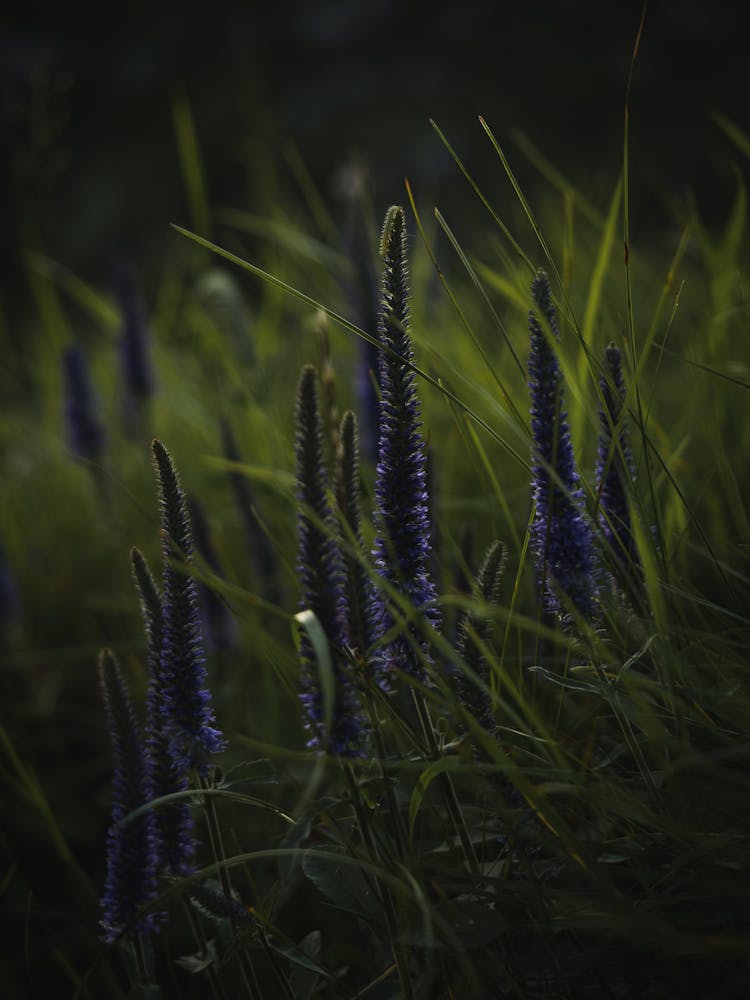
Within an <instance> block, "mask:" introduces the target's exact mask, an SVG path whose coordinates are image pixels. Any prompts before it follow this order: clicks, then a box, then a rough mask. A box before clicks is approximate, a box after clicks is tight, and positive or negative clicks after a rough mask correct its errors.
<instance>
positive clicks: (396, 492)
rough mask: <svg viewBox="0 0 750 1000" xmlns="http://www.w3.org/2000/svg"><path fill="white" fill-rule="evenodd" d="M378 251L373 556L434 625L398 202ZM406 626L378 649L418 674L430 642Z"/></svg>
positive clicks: (388, 663) (383, 627)
mask: <svg viewBox="0 0 750 1000" xmlns="http://www.w3.org/2000/svg"><path fill="white" fill-rule="evenodd" d="M381 252H382V255H383V258H384V273H383V308H382V313H381V317H380V331H379V337H380V342H381V344H382V346H383V350H382V351H381V356H380V388H381V400H380V436H379V448H378V464H377V472H376V479H375V500H376V509H375V528H376V538H375V549H374V552H373V555H374V556H375V564H376V566H377V569H378V572H379V573H380V575H381V576H382V577H383V579H384V580H386V581H387V582H388V583H389V584H391V585H392V586H393V587H395V588H396V589H397V590H398V591H399V593H401V594H402V595H403V596H404V597H405V598H407V599H408V600H409V602H410V603H411V604H413V605H414V607H415V608H416V609H417V610H419V611H420V612H421V613H422V615H423V617H424V619H425V620H426V621H427V622H428V623H429V624H430V625H431V626H432V627H433V628H439V627H440V612H439V610H438V608H437V605H436V596H437V595H436V592H435V586H434V584H433V582H432V579H431V577H430V574H429V562H430V553H431V542H430V538H431V531H430V516H429V496H428V491H427V461H426V457H425V443H424V440H423V438H422V434H421V432H420V427H421V423H420V419H419V416H420V407H419V400H418V398H417V390H416V383H415V377H414V372H413V369H412V367H411V366H412V364H413V360H414V354H413V351H412V345H411V338H410V336H409V330H408V326H409V312H408V302H407V300H408V269H407V262H406V219H405V216H404V210H403V209H402V208H400V207H399V206H396V205H394V206H393V207H391V208H390V209H389V210H388V212H387V214H386V218H385V224H384V226H383V235H382V239H381ZM376 613H377V609H376ZM393 624H394V617H393V614H392V612H391V611H390V610H387V609H385V610H382V611H381V613H380V624H379V628H378V634H379V636H380V637H381V638H382V636H384V635H385V634H386V632H388V631H389V630H390V629H391V627H392V626H393ZM407 627H408V629H409V632H410V636H407V635H406V634H404V632H402V633H401V634H400V635H398V636H397V637H396V638H395V639H394V640H393V641H391V642H390V643H389V644H388V647H387V648H386V649H383V650H382V651H381V656H382V658H383V664H384V667H385V669H386V671H387V672H388V674H390V675H393V674H394V673H395V672H397V671H403V672H405V673H407V674H409V675H411V676H412V677H414V678H415V679H417V680H420V681H424V680H425V670H424V663H425V662H429V651H428V642H427V640H426V638H425V636H424V635H423V634H422V632H421V630H419V629H417V628H414V626H412V625H411V624H410V625H409V626H407ZM417 650H419V651H421V655H420V653H419V652H417Z"/></svg>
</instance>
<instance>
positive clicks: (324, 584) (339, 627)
mask: <svg viewBox="0 0 750 1000" xmlns="http://www.w3.org/2000/svg"><path fill="white" fill-rule="evenodd" d="M296 424H297V440H296V458H297V499H298V501H299V509H298V515H297V536H298V542H299V558H298V569H299V574H300V579H301V582H302V604H301V606H302V607H303V608H309V609H310V610H311V611H313V612H314V613H315V615H316V616H317V618H318V621H319V622H320V625H321V627H322V628H323V631H324V632H325V634H326V638H327V639H328V643H329V647H330V650H331V661H332V665H333V674H334V676H333V682H334V683H333V686H334V704H333V712H332V718H331V726H330V732H326V728H325V722H326V720H325V718H324V709H323V693H322V690H321V686H320V683H319V681H318V667H317V663H316V658H315V652H314V649H313V647H312V644H311V642H310V640H309V639H308V637H307V634H306V633H305V634H303V636H302V643H301V659H302V678H301V681H302V690H301V694H300V700H301V702H302V705H303V707H304V713H305V729H306V730H307V733H308V737H309V738H308V742H307V745H308V746H309V747H314V748H316V749H320V750H322V751H324V752H330V753H334V754H339V755H342V756H346V755H351V754H355V753H357V752H358V743H359V740H360V738H361V734H362V719H361V715H360V713H359V707H358V704H357V698H356V694H355V691H354V687H353V684H352V680H351V676H350V672H349V669H348V665H347V662H346V653H345V649H346V645H347V640H348V637H347V635H346V608H345V603H346V602H345V595H344V579H343V567H342V563H341V553H340V550H339V547H338V545H337V544H336V540H335V521H334V517H333V512H332V510H331V506H330V504H329V501H328V495H327V489H328V476H327V474H326V470H325V466H324V464H323V433H322V426H321V418H320V409H319V405H318V381H317V374H316V371H315V369H314V368H313V367H312V365H306V366H305V367H304V368H303V369H302V374H301V376H300V380H299V387H298V391H297V412H296Z"/></svg>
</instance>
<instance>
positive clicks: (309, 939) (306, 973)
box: [271, 931, 330, 1000]
mask: <svg viewBox="0 0 750 1000" xmlns="http://www.w3.org/2000/svg"><path fill="white" fill-rule="evenodd" d="M271 947H272V948H274V949H275V950H276V951H278V952H279V954H281V955H284V957H285V958H287V959H288V960H289V961H290V962H292V963H293V965H294V968H293V969H292V970H291V974H290V976H289V981H290V984H291V987H292V990H293V991H294V996H295V998H296V1000H310V997H312V995H313V994H314V993H315V990H316V988H317V985H318V982H319V980H320V978H321V977H324V978H326V979H329V978H330V975H329V973H328V972H326V970H325V969H324V968H323V967H322V966H321V965H319V964H318V962H317V959H318V958H319V957H320V950H321V939H320V931H310V933H309V934H306V935H305V936H304V937H303V938H302V940H301V941H300V943H299V945H292V944H288V945H277V944H275V943H274V942H271Z"/></svg>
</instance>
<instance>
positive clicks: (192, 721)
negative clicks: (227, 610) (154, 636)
mask: <svg viewBox="0 0 750 1000" xmlns="http://www.w3.org/2000/svg"><path fill="white" fill-rule="evenodd" d="M152 449H153V453H154V459H155V464H156V472H157V477H158V480H159V496H160V508H161V527H162V551H163V556H164V588H163V592H162V646H161V660H160V671H161V676H162V680H163V683H164V712H165V716H166V719H165V723H166V730H167V734H168V736H169V746H170V753H171V755H172V759H173V762H174V767H175V770H176V771H177V773H184V772H188V771H191V770H192V769H194V768H195V769H197V771H198V773H199V774H202V775H205V774H206V773H207V770H208V758H209V757H210V756H211V754H214V753H218V752H219V751H221V750H223V749H224V747H225V743H224V739H223V737H222V735H221V733H220V732H219V730H218V729H215V728H214V726H213V722H214V712H213V707H212V705H211V696H210V694H209V692H208V690H207V688H206V680H207V678H206V667H205V660H204V655H203V636H202V634H201V624H200V614H199V611H198V599H197V592H196V586H195V580H193V579H192V577H190V576H188V575H187V574H186V572H185V571H184V570H183V569H182V568H181V567H180V568H178V567H177V566H175V565H174V562H175V560H179V559H183V560H185V561H187V562H188V563H189V562H190V560H191V556H192V549H193V543H192V533H191V528H190V519H189V517H188V511H187V504H186V501H185V494H184V492H183V490H182V486H181V485H180V481H179V479H178V477H177V472H176V470H175V467H174V464H173V463H172V459H171V457H170V455H169V452H168V451H167V449H166V448H165V447H164V445H163V444H162V443H161V442H160V441H156V440H155V441H154V442H153V444H152Z"/></svg>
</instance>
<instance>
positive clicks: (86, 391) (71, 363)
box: [62, 344, 105, 463]
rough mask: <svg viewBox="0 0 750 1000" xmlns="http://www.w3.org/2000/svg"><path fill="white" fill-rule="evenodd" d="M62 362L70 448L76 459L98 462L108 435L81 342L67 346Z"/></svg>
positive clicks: (66, 422)
mask: <svg viewBox="0 0 750 1000" xmlns="http://www.w3.org/2000/svg"><path fill="white" fill-rule="evenodd" d="M62 361H63V381H64V389H65V392H64V397H65V424H66V431H67V438H68V448H69V449H70V452H71V454H72V455H73V456H74V457H75V458H78V459H81V460H82V461H84V462H93V463H98V462H99V461H100V459H101V456H102V452H103V451H104V437H105V435H104V428H103V426H102V423H101V419H100V416H99V405H98V401H97V399H96V395H95V393H94V387H93V385H92V384H91V375H90V373H89V365H88V359H87V357H86V354H85V353H84V350H83V348H82V347H81V345H80V344H73V345H71V346H70V347H68V348H66V350H65V352H64V353H63V359H62Z"/></svg>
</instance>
